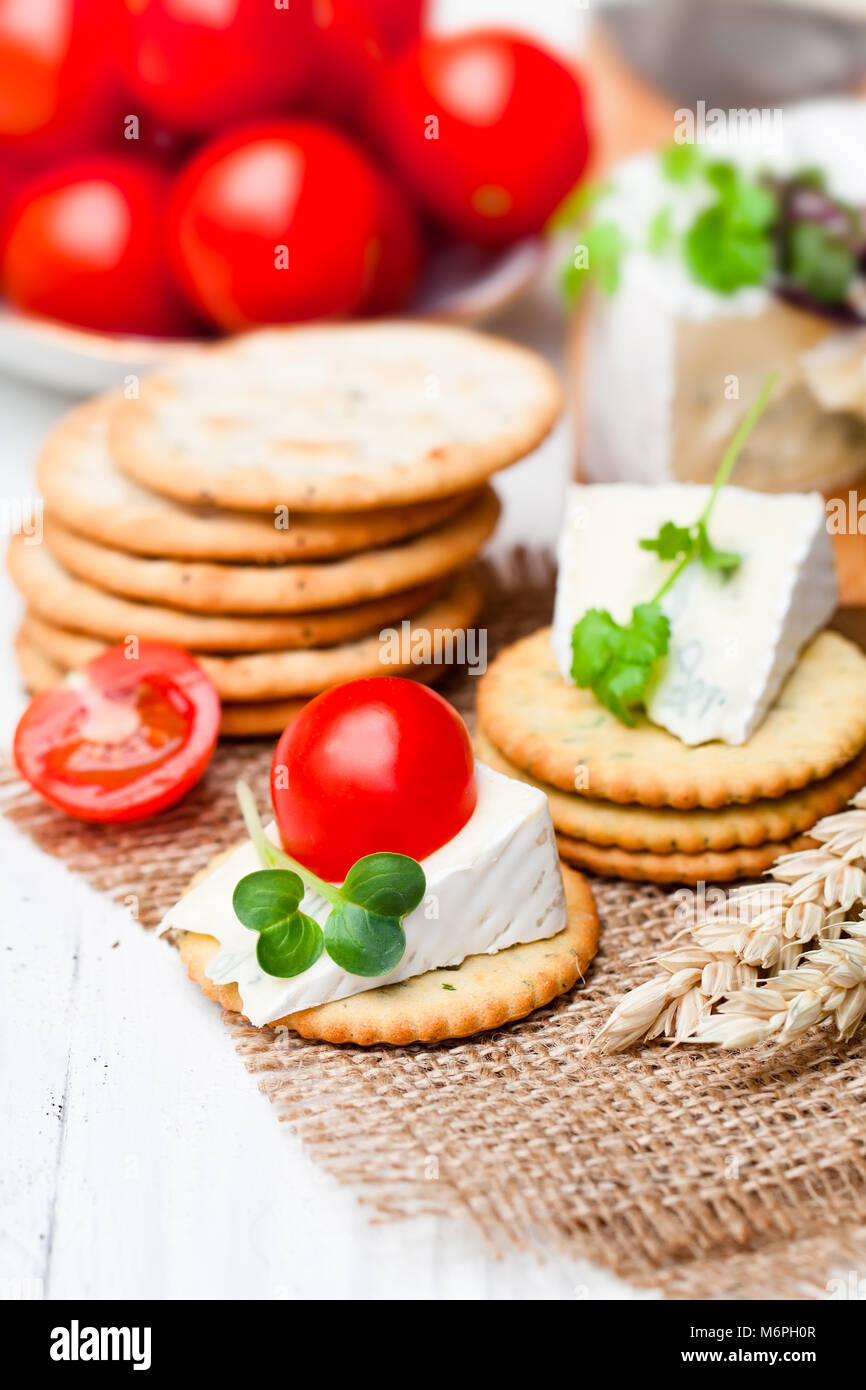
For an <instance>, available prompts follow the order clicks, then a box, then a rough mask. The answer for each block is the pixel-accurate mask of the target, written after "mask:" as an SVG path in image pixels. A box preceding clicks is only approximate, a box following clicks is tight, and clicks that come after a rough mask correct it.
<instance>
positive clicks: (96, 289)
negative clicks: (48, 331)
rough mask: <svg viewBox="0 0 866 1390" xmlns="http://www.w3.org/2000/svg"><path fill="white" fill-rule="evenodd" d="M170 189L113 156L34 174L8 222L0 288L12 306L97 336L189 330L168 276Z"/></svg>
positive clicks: (145, 166)
mask: <svg viewBox="0 0 866 1390" xmlns="http://www.w3.org/2000/svg"><path fill="white" fill-rule="evenodd" d="M170 188H171V185H170V181H169V179H168V176H167V175H166V174H165V173H163V172H162V171H161V170H160V169H159V168H157V167H156V166H154V165H151V164H149V163H147V162H146V161H143V160H136V159H132V158H126V159H121V158H119V157H114V156H111V155H100V156H94V157H92V158H89V159H79V160H74V161H72V162H70V163H67V164H63V165H61V166H59V167H58V168H55V169H53V170H51V171H50V172H49V173H46V174H40V175H37V176H36V178H35V179H33V180H32V181H31V182H29V183H27V184H25V186H24V187H23V188H22V189H21V191H20V193H19V195H18V197H17V198H16V200H15V202H14V203H13V206H12V207H11V208H10V210H9V214H8V218H7V220H6V231H5V238H4V244H3V249H2V260H0V282H2V284H3V288H4V290H5V292H6V294H7V295H8V297H9V299H10V300H11V301H12V302H13V303H14V304H16V305H18V307H19V308H21V309H25V310H27V311H28V312H30V313H33V314H39V315H43V316H45V317H48V318H55V319H62V320H64V321H65V322H67V323H75V324H79V325H81V326H82V327H84V328H92V329H97V330H98V331H101V332H110V333H113V332H127V333H142V334H153V335H157V336H162V335H166V334H177V333H184V332H188V331H190V327H191V323H192V316H191V314H190V313H189V311H188V310H187V309H186V308H185V306H184V305H183V304H182V301H181V298H180V295H179V293H178V292H177V291H176V290H175V289H174V286H173V284H172V283H171V279H170V276H169V273H168V270H167V268H166V258H167V248H168V240H167V221H166V205H167V203H168V200H169V197H170Z"/></svg>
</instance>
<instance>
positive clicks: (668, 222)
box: [646, 205, 676, 256]
mask: <svg viewBox="0 0 866 1390" xmlns="http://www.w3.org/2000/svg"><path fill="white" fill-rule="evenodd" d="M675 241H676V235H675V234H674V227H673V211H672V209H671V208H670V207H668V206H667V205H665V206H664V207H661V208H659V209H658V211H657V212H656V213H654V214H653V216H652V218H651V220H650V224H649V227H648V228H647V241H646V244H647V250H648V251H650V252H651V254H652V255H653V256H661V255H662V254H663V253H664V252H665V251H667V250H668V248H669V247H670V246H673V244H674V243H675Z"/></svg>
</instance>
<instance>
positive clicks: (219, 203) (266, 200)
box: [171, 120, 380, 331]
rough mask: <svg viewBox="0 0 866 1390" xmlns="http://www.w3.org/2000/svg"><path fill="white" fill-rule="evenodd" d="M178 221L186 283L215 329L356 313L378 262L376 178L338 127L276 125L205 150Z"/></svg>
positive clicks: (183, 187)
mask: <svg viewBox="0 0 866 1390" xmlns="http://www.w3.org/2000/svg"><path fill="white" fill-rule="evenodd" d="M171 220H172V236H173V245H174V255H175V261H176V264H177V267H178V275H179V278H180V280H181V283H182V284H183V286H184V288H185V289H186V291H187V293H188V294H189V296H190V299H191V301H192V303H193V304H195V306H196V307H197V308H198V309H199V310H200V311H201V313H203V314H204V315H205V316H206V317H207V318H208V319H210V320H211V321H212V322H213V323H215V324H217V325H218V327H220V328H224V329H228V330H230V331H236V330H238V329H242V328H247V327H249V326H250V325H252V324H257V323H291V322H295V321H297V320H300V319H314V318H322V317H325V316H328V315H334V314H348V313H351V312H352V310H354V309H355V308H356V307H357V306H358V304H359V303H360V301H361V299H362V298H363V296H364V294H365V292H366V290H367V287H368V285H369V283H370V280H371V278H372V274H373V271H374V269H375V266H376V262H377V260H378V257H379V254H380V242H379V222H380V193H379V184H378V175H377V173H376V170H375V169H374V168H373V166H372V165H371V164H370V162H369V161H368V159H367V157H366V155H365V154H364V153H363V152H362V151H361V150H360V149H358V148H357V146H355V145H354V144H352V142H351V141H350V140H349V139H348V138H347V137H346V136H344V135H341V134H339V133H338V132H337V131H334V130H329V129H328V128H327V127H326V126H323V125H319V124H317V123H315V122H313V121H300V120H299V121H278V122H270V123H268V124H265V125H259V126H254V127H249V128H247V129H244V130H241V131H237V132H235V133H233V134H232V135H228V136H223V137H222V138H220V139H218V140H215V141H214V142H213V143H212V144H210V145H207V146H205V147H204V149H202V150H200V151H199V152H198V154H197V155H195V156H194V158H193V159H192V161H191V163H190V164H189V165H188V166H187V167H186V169H185V170H184V171H183V172H182V174H181V176H180V179H179V181H178V184H177V187H176V190H175V195H174V199H173V203H172V213H171Z"/></svg>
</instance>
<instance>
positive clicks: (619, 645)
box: [571, 602, 671, 725]
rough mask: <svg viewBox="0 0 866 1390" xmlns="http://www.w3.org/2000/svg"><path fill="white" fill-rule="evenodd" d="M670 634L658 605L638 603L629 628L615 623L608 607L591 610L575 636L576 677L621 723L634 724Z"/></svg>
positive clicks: (577, 627)
mask: <svg viewBox="0 0 866 1390" xmlns="http://www.w3.org/2000/svg"><path fill="white" fill-rule="evenodd" d="M670 631H671V628H670V622H669V621H668V619H667V617H666V616H665V614H664V613H663V612H662V610H661V608H660V607H659V605H658V604H657V603H655V602H653V603H639V604H637V606H636V607H635V608H634V609H633V610H632V615H631V622H629V623H625V624H620V623H617V622H615V621H614V619H613V618H612V617H611V615H610V613H608V611H607V609H606V608H590V609H589V611H588V612H587V613H584V615H583V617H582V618H581V620H580V622H579V623H578V624H577V626H576V627H575V629H574V631H573V632H572V634H571V651H572V663H571V674H572V676H573V677H574V680H575V681H576V683H577V684H578V685H580V686H583V687H589V688H590V689H591V690H592V692H593V694H594V695H595V697H596V699H597V700H599V701H600V702H601V704H603V705H606V706H607V708H608V709H609V710H610V711H611V712H612V713H613V714H615V715H616V717H617V719H621V720H622V722H623V723H624V724H629V725H634V724H635V723H636V722H637V720H636V717H635V709H636V708H637V707H639V706H641V705H642V703H643V696H644V692H645V690H646V687H647V684H648V682H649V678H650V676H651V675H652V672H653V668H654V666H655V663H656V661H658V659H659V657H661V656H664V655H665V653H666V652H667V649H668V642H669V640H670Z"/></svg>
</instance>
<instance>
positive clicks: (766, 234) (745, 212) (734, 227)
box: [683, 162, 779, 294]
mask: <svg viewBox="0 0 866 1390" xmlns="http://www.w3.org/2000/svg"><path fill="white" fill-rule="evenodd" d="M705 172H706V177H707V180H708V182H709V183H710V184H711V186H712V187H713V188H714V189H715V192H716V201H715V202H714V203H712V204H711V205H710V206H709V207H707V208H705V209H704V210H703V212H701V213H699V214H698V216H697V217H696V218H695V221H694V222H693V223H692V226H691V227H690V228H689V230H688V232H687V233H686V238H685V243H684V248H683V249H684V254H685V259H686V264H687V265H688V267H689V270H690V271H691V273H692V276H693V278H694V279H695V280H697V281H698V282H699V283H700V284H702V285H707V286H709V288H710V289H713V290H716V291H717V292H718V293H719V294H733V293H734V291H735V290H738V289H741V288H742V287H743V286H745V285H760V284H763V283H764V282H765V281H766V280H767V279H768V278H769V276H770V274H771V272H772V270H773V267H774V265H775V260H776V247H775V243H774V240H773V227H774V225H775V223H776V221H777V219H778V216H779V204H778V200H777V198H776V196H775V194H774V193H773V192H772V190H771V189H769V188H768V187H766V185H765V184H763V183H761V182H759V181H757V180H755V179H753V178H751V177H749V176H748V175H746V174H744V173H743V172H742V171H741V170H739V169H737V168H736V166H735V165H733V164H726V163H722V162H717V163H714V164H710V165H708V166H707V169H706V171H705Z"/></svg>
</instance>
